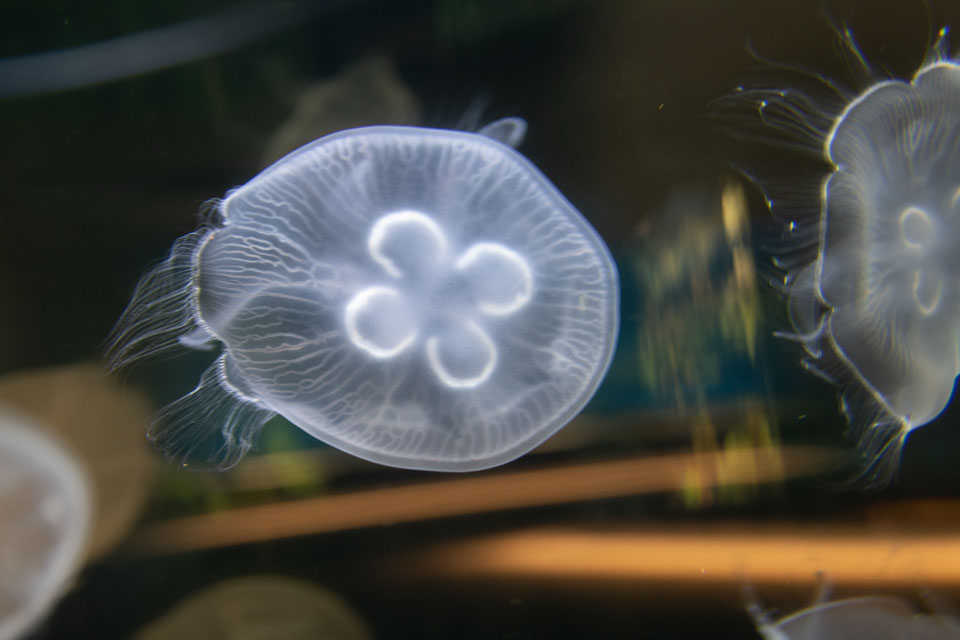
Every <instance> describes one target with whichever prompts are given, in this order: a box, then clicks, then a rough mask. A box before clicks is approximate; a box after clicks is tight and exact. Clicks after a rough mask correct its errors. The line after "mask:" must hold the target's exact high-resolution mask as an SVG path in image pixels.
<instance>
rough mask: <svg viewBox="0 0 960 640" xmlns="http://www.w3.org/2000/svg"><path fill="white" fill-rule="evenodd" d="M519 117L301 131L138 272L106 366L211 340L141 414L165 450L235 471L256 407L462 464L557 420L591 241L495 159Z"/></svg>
mask: <svg viewBox="0 0 960 640" xmlns="http://www.w3.org/2000/svg"><path fill="white" fill-rule="evenodd" d="M525 129H526V123H525V122H524V121H523V120H520V119H515V118H511V119H504V120H499V121H496V122H494V123H492V124H490V125H488V126H486V127H484V128H483V129H481V131H480V132H479V134H472V133H463V132H456V131H446V130H439V129H421V128H413V127H367V128H361V129H352V130H347V131H342V132H339V133H336V134H332V135H330V136H327V137H325V138H321V139H320V140H317V141H315V142H313V143H311V144H308V145H307V146H305V147H303V148H301V149H299V150H297V151H294V152H293V153H291V154H289V155H287V156H286V157H285V158H283V159H281V160H279V161H278V162H276V163H275V164H273V165H271V166H270V167H268V168H267V169H266V170H264V171H263V172H262V173H260V174H259V175H258V176H257V177H255V178H254V179H253V180H251V181H250V182H248V183H247V184H246V185H244V186H243V187H240V188H238V189H236V190H234V191H232V192H231V193H230V194H228V196H227V197H226V199H224V200H223V201H222V202H218V203H217V204H216V205H215V207H214V215H213V217H212V219H211V221H210V222H209V223H208V224H206V225H205V226H204V227H203V228H202V229H201V230H199V231H197V232H195V233H193V234H190V235H188V236H186V237H184V238H182V239H181V240H179V241H178V242H177V243H176V245H175V246H174V249H173V251H172V252H171V255H170V258H169V259H168V260H167V261H166V262H164V263H163V264H161V265H160V266H159V267H158V268H157V269H155V270H154V271H152V272H151V273H149V274H147V275H146V276H145V277H144V279H143V280H142V281H141V283H140V285H139V286H138V288H137V290H136V292H135V294H134V297H133V301H132V302H131V304H130V306H129V307H128V309H127V311H126V312H125V313H124V316H123V317H122V318H121V320H120V322H119V324H118V325H117V328H116V330H115V334H114V337H113V339H112V343H113V346H112V351H111V354H110V361H111V363H112V365H113V366H115V367H122V366H124V365H126V364H129V363H130V362H131V361H133V360H135V359H137V358H140V357H143V356H148V355H153V354H155V353H158V352H160V351H164V350H166V349H168V348H170V347H173V346H175V345H177V344H178V343H179V344H180V345H183V346H187V347H193V348H199V349H209V348H212V347H213V346H214V345H215V344H216V343H222V344H223V345H224V350H223V352H222V354H221V355H220V357H219V358H218V359H217V361H216V362H215V363H214V364H213V365H212V366H211V367H210V368H209V369H208V370H207V372H206V373H205V374H204V375H203V378H202V380H201V382H200V385H199V386H198V387H197V388H196V389H195V390H194V391H193V392H191V393H190V394H188V395H187V396H186V397H184V398H183V399H181V400H179V401H177V402H175V403H173V404H172V405H170V406H169V407H167V409H166V410H164V412H163V413H162V414H161V415H160V417H159V418H158V420H157V421H156V422H155V423H154V425H153V427H152V429H151V437H152V438H153V439H154V441H155V442H156V443H157V444H158V446H159V447H160V448H161V449H163V450H164V451H165V452H166V453H168V454H169V455H170V456H172V457H175V458H180V459H181V460H188V459H189V458H190V456H191V454H192V453H193V451H194V450H195V449H197V448H198V447H202V446H203V445H202V443H204V442H207V441H209V440H210V439H211V437H212V438H213V439H214V440H216V439H219V440H220V444H219V445H218V446H217V449H216V450H215V451H212V452H210V451H202V452H201V455H208V456H210V457H211V459H212V460H213V461H214V462H215V463H216V464H217V465H218V466H221V467H225V466H231V465H232V464H234V463H236V462H237V461H238V460H239V459H240V458H241V457H242V456H243V455H244V454H245V452H246V451H247V450H248V449H249V448H250V447H251V446H252V443H253V440H254V438H255V436H256V435H257V433H258V432H259V430H260V429H261V427H262V426H263V424H264V423H265V422H266V421H267V420H268V419H270V418H271V417H272V416H273V415H274V414H280V415H282V416H283V417H285V418H287V419H289V420H290V421H292V422H293V423H294V424H296V425H297V426H299V427H300V428H301V429H303V430H304V431H306V432H307V433H310V434H311V435H313V436H315V437H317V438H319V439H321V440H323V441H325V442H327V443H328V444H331V445H333V446H336V447H338V448H340V449H342V450H345V451H348V452H350V453H352V454H354V455H357V456H358V457H361V458H365V459H368V460H372V461H374V462H378V463H382V464H387V465H391V466H397V467H405V468H416V469H426V470H446V471H467V470H475V469H482V468H487V467H491V466H496V465H498V464H502V463H504V462H507V461H509V460H512V459H513V458H516V457H518V456H520V455H522V454H523V453H526V452H527V451H529V450H530V449H532V448H533V447H535V446H536V445H538V444H539V443H541V442H542V441H543V440H545V439H546V438H547V437H549V436H550V435H552V434H553V433H554V432H555V431H557V430H558V429H560V428H561V427H563V426H564V425H565V424H566V423H567V422H569V421H570V419H572V418H573V417H574V416H575V415H576V414H577V413H578V412H579V411H580V409H581V408H582V407H583V406H584V404H586V402H587V401H588V400H589V399H590V397H591V396H592V395H593V392H594V391H595V390H596V388H597V386H598V385H599V384H600V381H601V380H602V378H603V376H604V374H605V372H606V370H607V367H608V365H609V362H610V358H611V356H612V354H613V349H614V346H615V344H616V335H617V327H618V322H619V318H618V300H619V293H618V284H617V273H616V269H615V267H614V266H613V262H612V259H611V257H610V255H609V252H608V251H607V248H606V246H605V245H604V244H603V242H602V240H601V239H600V237H599V236H598V235H597V234H596V232H595V231H594V230H593V229H592V228H591V227H590V226H589V224H588V223H587V222H586V220H584V219H583V217H582V216H581V215H580V214H579V212H577V211H576V210H575V209H574V208H573V207H572V205H570V204H569V203H568V202H567V201H566V200H565V199H564V197H563V196H562V195H561V194H560V193H559V192H558V191H557V190H556V189H555V188H554V187H553V185H552V184H550V183H549V182H548V181H547V179H546V178H545V177H543V176H542V174H540V172H539V171H538V170H537V169H536V168H535V167H534V166H533V165H532V164H530V163H529V162H528V161H527V160H526V159H525V158H523V157H522V156H520V155H519V154H517V153H516V152H515V151H513V149H512V146H515V145H516V144H519V142H520V141H521V140H522V138H523V135H524V132H525Z"/></svg>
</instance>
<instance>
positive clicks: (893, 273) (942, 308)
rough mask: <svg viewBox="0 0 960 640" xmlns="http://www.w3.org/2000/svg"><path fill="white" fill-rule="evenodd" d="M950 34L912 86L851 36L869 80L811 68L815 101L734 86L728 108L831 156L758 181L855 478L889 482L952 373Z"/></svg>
mask: <svg viewBox="0 0 960 640" xmlns="http://www.w3.org/2000/svg"><path fill="white" fill-rule="evenodd" d="M945 36H946V30H943V31H941V34H940V38H939V40H938V41H937V43H936V45H935V47H934V48H933V50H932V52H931V54H930V55H929V56H928V59H927V60H926V61H925V63H924V64H923V65H922V66H921V67H920V69H919V70H918V71H917V72H916V73H915V74H914V76H913V77H912V78H911V79H910V80H900V79H889V78H887V79H878V77H879V74H877V73H876V72H875V71H874V70H873V69H872V67H871V66H870V65H869V64H868V63H867V61H866V59H865V58H864V56H863V55H862V54H861V52H860V51H859V49H858V48H857V45H856V43H855V42H854V40H853V38H852V36H851V35H850V32H849V30H847V31H845V32H844V33H843V34H842V37H843V41H844V43H845V44H846V45H847V50H848V52H849V53H850V54H851V56H850V57H851V58H853V59H854V61H855V62H857V63H858V66H859V69H860V71H862V72H863V76H864V77H865V78H869V79H870V82H869V84H867V85H865V87H866V88H865V89H863V90H861V91H859V92H857V91H854V90H847V89H845V88H843V87H841V85H840V84H839V83H836V82H833V81H829V80H826V79H824V78H822V77H820V76H817V75H816V74H813V73H811V72H804V71H803V70H800V69H794V70H793V71H795V72H798V73H797V74H796V75H797V76H798V85H799V86H803V84H802V83H803V82H806V83H807V84H808V85H809V84H811V83H812V84H819V88H820V89H821V92H822V93H823V94H825V96H824V97H823V98H820V97H818V94H817V93H816V92H809V91H803V90H799V89H770V88H749V87H741V88H740V91H739V93H738V94H735V96H734V100H736V101H740V102H741V103H742V102H743V101H744V100H746V101H747V102H748V103H750V104H751V106H752V107H754V108H756V109H757V112H758V113H759V115H760V118H761V121H762V124H763V125H764V126H766V127H768V128H767V132H768V133H769V131H770V129H769V127H772V128H773V129H774V130H775V131H778V132H779V133H780V134H781V138H782V139H783V140H785V141H787V142H790V143H793V144H794V146H800V147H806V148H807V149H810V150H815V152H816V153H818V154H819V155H820V156H821V158H822V159H823V160H825V161H826V167H827V170H826V175H824V174H823V172H822V170H819V171H820V173H819V174H818V177H817V179H816V183H813V182H812V181H811V182H809V183H808V184H807V186H806V189H807V192H806V193H807V197H808V199H809V204H807V203H803V202H800V201H798V199H797V197H796V196H795V194H796V193H797V192H798V191H797V188H798V184H799V183H798V182H797V181H794V182H791V181H790V180H789V179H788V180H783V179H779V178H778V179H769V180H762V179H761V180H758V181H759V182H760V183H761V186H762V187H763V188H764V190H765V192H766V195H767V200H768V204H769V206H770V208H771V210H772V212H773V213H774V214H775V215H777V216H779V217H780V218H781V219H782V220H784V222H785V223H786V229H787V240H786V242H787V247H786V248H785V251H784V252H783V254H782V255H781V256H780V257H779V258H778V262H777V263H778V265H779V266H780V267H781V268H782V269H783V272H784V274H785V276H784V278H783V291H784V293H785V295H786V297H787V299H788V306H789V314H790V319H791V321H792V324H793V331H792V332H788V333H787V334H786V335H787V337H792V338H794V339H796V340H798V341H799V342H800V343H801V344H802V345H803V347H804V349H805V351H806V357H805V364H806V366H807V367H808V368H809V369H811V370H812V371H814V372H816V373H818V374H820V375H821V376H823V377H824V378H826V379H827V380H829V381H831V382H833V383H835V384H836V385H837V386H839V387H840V388H841V389H842V408H843V411H844V413H845V414H846V416H847V417H848V419H849V424H850V427H851V432H852V433H853V435H855V436H856V437H857V438H858V440H859V444H860V452H861V454H862V462H863V463H864V464H863V469H864V470H863V471H862V477H861V480H865V481H867V482H868V483H872V484H883V483H885V482H887V481H889V479H890V477H891V476H892V474H893V473H894V472H895V470H896V467H897V463H898V461H899V458H900V452H901V450H902V448H903V445H904V443H905V441H906V438H907V435H908V434H909V433H910V431H911V430H912V429H915V428H917V427H919V426H922V425H924V424H927V423H929V422H930V421H931V420H933V419H934V418H936V417H937V416H938V415H939V414H940V413H941V412H942V411H943V410H944V408H945V407H946V406H947V404H948V403H949V401H950V397H951V395H952V393H953V387H954V379H955V377H956V376H957V374H958V372H960V331H958V329H960V295H958V294H960V289H958V287H957V284H956V283H957V276H958V275H960V261H958V259H957V247H958V246H960V244H958V243H960V63H958V62H957V61H956V60H953V59H950V58H949V57H948V56H947V54H946V53H945V48H946V45H945Z"/></svg>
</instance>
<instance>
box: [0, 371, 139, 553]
mask: <svg viewBox="0 0 960 640" xmlns="http://www.w3.org/2000/svg"><path fill="white" fill-rule="evenodd" d="M0 401H3V402H5V403H7V404H9V405H10V406H13V407H16V408H17V409H19V410H21V411H23V412H25V413H28V414H30V415H31V416H32V417H34V418H36V420H37V422H38V423H41V424H43V425H45V426H47V427H48V428H50V429H51V430H53V431H54V432H56V434H57V435H58V436H60V439H61V440H63V441H64V444H65V445H66V446H67V447H69V448H70V449H71V450H72V451H74V452H75V453H76V454H77V455H78V457H79V459H80V461H81V462H82V463H83V464H84V466H85V467H86V470H87V473H88V474H89V476H90V478H91V480H92V484H93V489H94V495H95V497H94V502H95V513H96V515H95V521H94V523H93V532H92V535H91V538H90V542H89V549H88V557H89V558H90V559H94V558H98V557H100V556H102V555H103V554H104V553H106V552H107V551H108V550H109V549H110V548H112V547H113V546H114V545H115V544H116V543H117V542H118V541H119V540H120V539H121V538H122V537H123V536H124V535H125V534H126V533H127V531H128V530H129V529H130V527H131V525H132V524H133V521H134V520H135V519H136V517H137V516H138V515H139V513H140V511H141V509H142V508H143V506H144V504H145V503H146V500H147V498H148V495H149V491H150V485H151V482H152V479H153V472H154V469H155V466H154V456H153V454H152V452H151V450H150V445H149V443H148V442H147V440H146V438H145V437H144V435H143V433H144V432H143V425H144V423H145V422H146V420H147V417H148V416H149V414H150V412H151V407H150V405H149V403H148V402H147V400H146V398H144V397H143V396H142V395H140V394H138V393H135V392H131V391H128V390H122V389H119V388H118V387H117V386H116V385H114V384H113V382H112V381H111V380H110V379H109V378H108V377H107V376H105V375H104V374H103V373H102V371H101V370H100V368H99V367H98V366H96V365H94V364H89V363H84V364H75V365H67V366H64V367H55V368H50V369H38V370H33V371H27V372H21V373H12V374H8V375H5V376H3V377H0Z"/></svg>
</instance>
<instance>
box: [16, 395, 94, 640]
mask: <svg viewBox="0 0 960 640" xmlns="http://www.w3.org/2000/svg"><path fill="white" fill-rule="evenodd" d="M92 506H93V505H92V500H91V496H90V489H89V487H88V482H87V478H86V475H85V474H84V472H83V470H82V468H81V467H80V465H79V463H78V462H76V461H75V460H74V458H73V456H72V455H71V454H70V453H68V452H67V450H66V449H64V448H63V447H62V446H61V445H60V444H59V443H58V442H57V441H56V440H54V439H53V437H52V436H50V435H48V434H47V433H46V432H45V431H44V430H43V428H41V427H39V426H37V425H34V424H33V423H32V422H31V420H30V419H28V418H26V417H25V416H23V415H21V414H19V413H15V412H13V411H10V410H9V409H5V408H2V407H0V640H9V639H11V638H18V637H20V636H22V635H23V634H25V633H27V632H28V631H30V630H31V629H32V628H34V627H35V626H36V625H37V624H39V623H40V621H41V620H42V619H43V618H44V616H46V615H47V613H48V612H49V611H50V609H52V608H53V606H54V604H55V603H56V601H57V600H58V599H59V598H60V596H62V595H63V592H64V591H65V588H66V586H67V584H68V583H69V581H70V579H71V578H72V577H73V574H74V572H75V571H76V569H77V567H78V565H79V564H80V562H81V560H82V557H83V554H84V551H85V546H86V544H87V537H88V533H89V530H90V519H91V511H92Z"/></svg>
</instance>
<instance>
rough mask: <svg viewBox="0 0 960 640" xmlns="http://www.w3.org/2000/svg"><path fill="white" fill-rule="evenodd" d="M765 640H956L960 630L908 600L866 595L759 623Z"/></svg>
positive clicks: (944, 618) (758, 627)
mask: <svg viewBox="0 0 960 640" xmlns="http://www.w3.org/2000/svg"><path fill="white" fill-rule="evenodd" d="M757 631H759V632H760V635H761V636H762V637H763V638H765V640H842V639H845V638H871V639H873V640H888V639H889V640H901V639H902V638H910V639H911V640H956V639H957V638H960V628H958V627H957V625H956V623H955V622H954V621H951V620H949V619H948V618H946V617H944V616H939V615H924V614H920V613H917V612H916V611H914V609H913V608H912V607H911V606H910V605H909V604H908V603H907V602H906V601H904V600H901V599H899V598H893V597H886V596H863V597H859V598H847V599H845V600H833V601H830V602H821V603H819V604H815V605H813V606H810V607H807V608H806V609H802V610H800V611H797V612H796V613H792V614H790V615H788V616H785V617H783V618H780V619H779V620H774V621H766V620H762V619H761V620H758V621H757Z"/></svg>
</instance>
